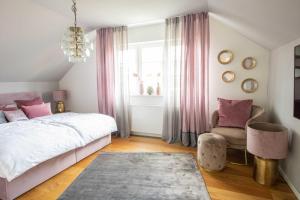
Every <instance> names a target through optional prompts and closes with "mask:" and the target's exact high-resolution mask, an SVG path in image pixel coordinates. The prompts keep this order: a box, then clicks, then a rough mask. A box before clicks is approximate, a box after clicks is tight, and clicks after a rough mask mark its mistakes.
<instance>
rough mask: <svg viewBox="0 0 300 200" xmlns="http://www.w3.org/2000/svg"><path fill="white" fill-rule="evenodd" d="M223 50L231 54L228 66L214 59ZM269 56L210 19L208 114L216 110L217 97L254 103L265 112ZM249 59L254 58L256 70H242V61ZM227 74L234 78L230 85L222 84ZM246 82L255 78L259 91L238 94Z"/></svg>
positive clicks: (228, 28)
mask: <svg viewBox="0 0 300 200" xmlns="http://www.w3.org/2000/svg"><path fill="white" fill-rule="evenodd" d="M224 49H229V50H231V51H232V52H233V54H234V59H233V61H232V62H231V63H230V64H227V65H222V64H220V63H219V62H218V59H217V57H218V54H219V52H220V51H222V50H224ZM269 54H270V52H269V50H267V49H265V48H263V47H261V46H259V45H257V44H256V43H254V42H252V41H251V40H249V39H247V38H246V37H244V36H242V35H241V34H239V33H238V32H236V31H235V30H233V29H232V28H230V27H228V26H226V25H224V24H223V23H222V22H220V21H218V20H217V19H215V18H214V17H210V62H209V99H210V101H209V104H210V105H209V110H210V113H212V112H213V111H214V110H216V109H217V98H218V97H222V98H226V99H253V100H254V103H255V104H257V105H260V106H263V107H264V108H265V109H267V98H268V95H267V93H268V86H267V85H268V84H267V83H268V68H269ZM249 56H252V57H255V58H256V60H257V66H256V68H254V69H252V70H245V69H244V68H243V67H242V65H241V63H242V60H243V59H244V58H245V57H249ZM227 70H230V71H233V72H235V75H236V77H235V80H234V81H233V82H231V83H225V82H223V80H222V73H223V72H224V71H227ZM246 78H254V79H256V80H257V81H258V84H259V88H258V90H257V91H256V92H255V93H252V94H247V93H245V92H243V91H242V90H241V83H242V81H243V80H244V79H246Z"/></svg>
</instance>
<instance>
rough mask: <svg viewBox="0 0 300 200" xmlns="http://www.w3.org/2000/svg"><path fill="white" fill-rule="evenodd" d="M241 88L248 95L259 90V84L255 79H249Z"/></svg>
mask: <svg viewBox="0 0 300 200" xmlns="http://www.w3.org/2000/svg"><path fill="white" fill-rule="evenodd" d="M241 88H242V90H243V91H244V92H246V93H253V92H255V91H256V90H257V89H258V82H257V80H255V79H253V78H247V79H245V80H244V81H243V82H242V85H241Z"/></svg>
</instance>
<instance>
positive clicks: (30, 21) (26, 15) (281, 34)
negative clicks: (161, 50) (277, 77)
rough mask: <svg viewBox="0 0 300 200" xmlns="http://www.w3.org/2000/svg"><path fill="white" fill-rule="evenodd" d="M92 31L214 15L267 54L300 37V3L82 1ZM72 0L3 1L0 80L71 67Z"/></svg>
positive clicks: (40, 77) (53, 75) (55, 75)
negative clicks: (66, 41)
mask: <svg viewBox="0 0 300 200" xmlns="http://www.w3.org/2000/svg"><path fill="white" fill-rule="evenodd" d="M77 1H78V11H79V13H78V18H79V24H80V25H82V26H83V27H85V28H86V29H87V30H93V29H96V28H99V27H104V26H117V25H131V24H141V23H147V22H151V21H157V20H161V19H165V18H168V17H172V16H178V15H183V14H186V13H191V12H199V11H209V12H210V13H211V16H213V17H215V18H217V19H219V20H221V21H223V22H224V23H225V24H227V25H229V26H231V27H233V28H234V29H236V30H237V31H239V32H240V33H241V34H243V35H245V36H246V37H248V38H249V39H251V40H253V41H254V42H256V43H258V44H260V45H261V46H264V47H266V48H268V49H274V48H276V47H279V46H280V45H282V44H285V43H287V42H289V41H292V40H294V39H296V38H299V37H300V23H299V19H300V12H299V9H300V0H285V1H284V0H251V1H249V0H77ZM71 4H72V1H71V0H0V5H1V7H0V27H1V32H0V46H1V47H2V48H1V49H0V70H1V73H0V81H1V82H4V81H57V80H60V78H61V77H62V76H63V75H64V74H65V73H66V71H68V69H69V68H70V67H71V65H70V64H68V62H67V61H66V58H65V57H64V56H63V54H62V51H61V49H60V47H59V42H60V39H61V36H62V34H63V33H64V31H65V29H66V27H67V26H69V25H70V24H72V23H73V15H72V12H71V11H70V7H71Z"/></svg>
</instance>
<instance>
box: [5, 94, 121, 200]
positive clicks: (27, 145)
mask: <svg viewBox="0 0 300 200" xmlns="http://www.w3.org/2000/svg"><path fill="white" fill-rule="evenodd" d="M38 96H39V95H38V94H37V93H34V92H26V93H13V94H0V104H10V103H13V101H14V100H16V99H22V100H29V99H33V98H35V97H38ZM114 131H117V127H116V123H115V120H114V119H113V118H111V117H109V116H106V115H101V114H92V113H91V114H78V113H62V114H56V115H52V116H45V117H39V118H35V119H31V120H28V121H21V122H12V123H7V124H0V199H3V200H10V199H14V198H16V197H18V196H20V195H21V194H23V193H25V192H26V191H28V190H30V189H32V188H33V187H35V186H37V185H38V184H40V183H42V182H44V181H46V180H47V179H49V178H51V177H52V176H54V175H56V174H58V173H59V172H61V171H63V170H64V169H66V168H68V167H70V166H71V165H73V164H75V163H77V162H79V161H80V160H82V159H83V158H85V157H87V156H88V155H90V154H92V153H94V152H96V151H97V150H99V149H101V148H103V147H105V146H106V145H108V144H110V143H111V133H112V132H114Z"/></svg>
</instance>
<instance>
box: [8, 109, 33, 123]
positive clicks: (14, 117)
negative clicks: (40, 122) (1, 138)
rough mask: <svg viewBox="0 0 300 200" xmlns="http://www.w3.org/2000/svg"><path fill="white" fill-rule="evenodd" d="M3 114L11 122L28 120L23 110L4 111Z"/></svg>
mask: <svg viewBox="0 0 300 200" xmlns="http://www.w3.org/2000/svg"><path fill="white" fill-rule="evenodd" d="M3 113H4V115H5V117H6V119H7V120H8V121H9V122H16V121H22V120H28V118H27V117H26V115H25V114H24V113H23V111H22V110H13V111H3Z"/></svg>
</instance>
